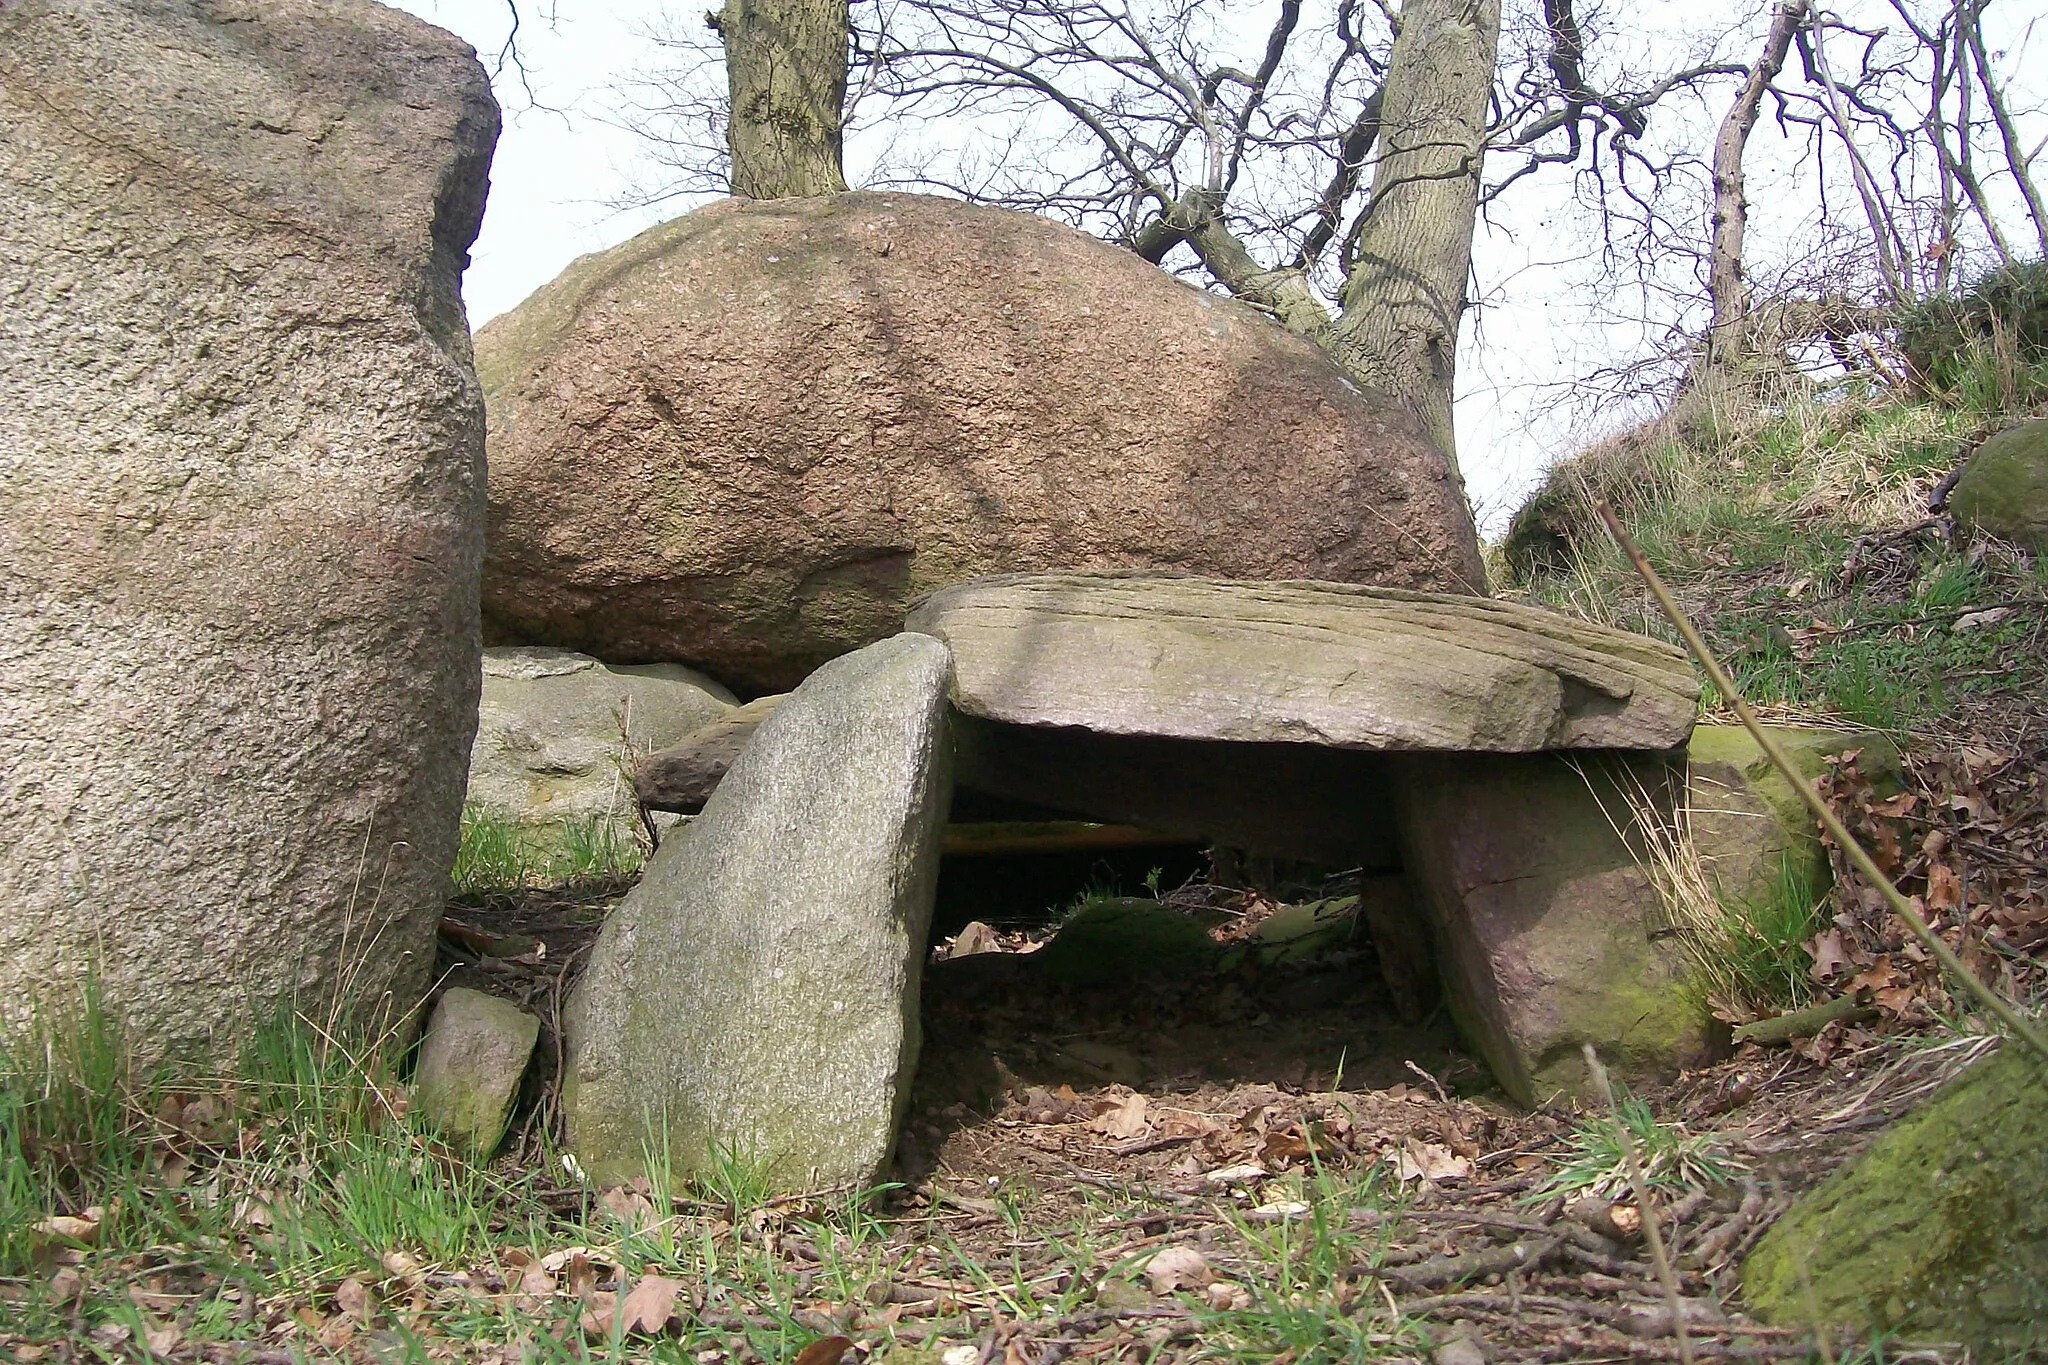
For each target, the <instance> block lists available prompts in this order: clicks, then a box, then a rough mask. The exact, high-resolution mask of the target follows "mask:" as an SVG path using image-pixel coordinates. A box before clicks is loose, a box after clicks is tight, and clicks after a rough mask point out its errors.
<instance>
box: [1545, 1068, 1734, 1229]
mask: <svg viewBox="0 0 2048 1365" xmlns="http://www.w3.org/2000/svg"><path fill="white" fill-rule="evenodd" d="M1623 1132H1626V1133H1627V1134H1628V1136H1629V1137H1630V1138H1631V1139H1633V1140H1634V1142H1635V1149H1636V1156H1637V1159H1639V1160H1640V1161H1641V1162H1642V1164H1643V1178H1644V1180H1645V1182H1646V1183H1647V1184H1648V1186H1649V1188H1651V1189H1653V1190H1684V1189H1693V1188H1699V1187H1712V1186H1720V1185H1726V1184H1729V1183H1731V1182H1733V1181H1734V1180H1735V1179H1736V1177H1737V1175H1738V1174H1739V1170H1740V1168H1739V1167H1738V1165H1737V1163H1736V1161H1735V1159H1734V1158H1733V1157H1732V1156H1730V1155H1729V1153H1728V1149H1727V1146H1726V1144H1724V1143H1723V1142H1722V1141H1721V1140H1720V1139H1719V1138H1718V1137H1716V1136H1714V1135H1713V1134H1711V1133H1689V1132H1687V1131H1686V1130H1685V1129H1684V1128H1683V1127H1680V1126H1679V1125H1677V1124H1664V1123H1659V1122H1658V1121H1657V1116H1656V1115H1655V1114H1653V1113H1652V1112H1651V1111H1650V1106H1649V1105H1647V1104H1645V1103H1643V1101H1642V1100H1640V1099H1638V1098H1637V1097H1636V1096H1634V1095H1632V1094H1630V1093H1629V1092H1628V1091H1627V1090H1626V1089H1624V1088H1623V1087H1621V1086H1619V1085H1617V1086H1616V1087H1615V1094H1614V1113H1613V1115H1611V1116H1610V1115H1607V1114H1598V1115H1593V1116H1591V1117H1588V1118H1585V1119H1582V1120H1580V1122H1579V1123H1578V1125H1577V1126H1576V1127H1574V1128H1573V1129H1572V1131H1571V1133H1570V1135H1569V1136H1567V1137H1566V1139H1565V1145H1566V1147H1567V1149H1568V1151H1569V1153H1570V1154H1569V1156H1568V1157H1567V1158H1566V1160H1565V1162H1564V1164H1563V1165H1562V1166H1560V1167H1559V1168H1558V1169H1557V1170H1556V1171H1555V1172H1554V1173H1552V1175H1551V1176H1550V1178H1549V1179H1548V1180H1546V1181H1544V1182H1543V1184H1541V1185H1539V1186H1538V1187H1537V1188H1536V1189H1535V1190H1533V1191H1532V1192H1531V1193H1530V1194H1529V1196H1528V1202H1530V1203H1532V1204H1540V1203H1542V1202H1543V1201H1544V1200H1546V1199H1550V1198H1552V1197H1554V1196H1556V1195H1560V1194H1562V1195H1566V1196H1570V1195H1577V1194H1592V1195H1596V1196H1598V1197H1600V1198H1603V1199H1612V1198H1614V1197H1616V1196H1618V1195H1621V1194H1623V1193H1625V1192H1626V1191H1627V1190H1628V1187H1629V1179H1628V1168H1627V1158H1626V1156H1625V1155H1624V1152H1623V1146H1622V1134H1623Z"/></svg>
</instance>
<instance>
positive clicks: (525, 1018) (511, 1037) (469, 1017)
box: [413, 986, 540, 1156]
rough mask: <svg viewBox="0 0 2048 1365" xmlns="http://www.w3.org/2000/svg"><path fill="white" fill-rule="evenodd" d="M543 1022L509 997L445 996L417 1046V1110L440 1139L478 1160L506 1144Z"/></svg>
mask: <svg viewBox="0 0 2048 1365" xmlns="http://www.w3.org/2000/svg"><path fill="white" fill-rule="evenodd" d="M539 1037H540V1020H538V1019H536V1018H534V1016H532V1015H530V1014H528V1013H527V1012H526V1011H525V1010H522V1009H520V1008H519V1007H518V1006H517V1005H515V1004H513V1003H512V1002H511V1001H509V1000H500V999H498V998H497V997H496V996H493V995H485V994H483V993H482V992H481V991H472V990H465V989H463V988H462V987H460V986H457V987H454V988H452V989H450V990H449V991H447V992H445V993H444V994H443V995H442V996H441V1002H440V1004H438V1005H437V1006H435V1008H434V1016H433V1018H432V1019H431V1020H429V1021H428V1024H427V1034H426V1039H425V1041H424V1042H422V1043H421V1044H420V1064H419V1070H418V1072H417V1073H416V1074H415V1076H414V1079H413V1106H414V1109H415V1111H416V1112H417V1113H419V1114H420V1115H421V1116H422V1117H423V1118H425V1119H426V1120H427V1121H428V1122H429V1123H430V1124H432V1125H433V1126H434V1128H435V1129H436V1130H437V1131H439V1132H440V1134H441V1135H442V1136H443V1137H445V1138H447V1139H449V1140H450V1141H452V1142H455V1143H457V1144H458V1145H460V1146H463V1147H465V1148H467V1149H468V1150H469V1151H471V1152H473V1153H475V1154H476V1155H477V1156H489V1155H490V1154H491V1153H492V1152H494V1151H496V1150H497V1149H498V1143H499V1142H500V1141H502V1140H503V1139H504V1136H505V1123H506V1120H507V1119H508V1118H509V1117H510V1115H511V1113H512V1101H513V1099H514V1098H515V1097H516V1096H517V1095H518V1093H519V1082H520V1081H521V1080H522V1079H523V1078H524V1077H525V1075H526V1064H527V1062H528V1061H530V1060H531V1059H532V1057H533V1045H534V1042H535V1040H537V1039H538V1038H539Z"/></svg>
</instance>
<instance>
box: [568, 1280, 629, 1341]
mask: <svg viewBox="0 0 2048 1365" xmlns="http://www.w3.org/2000/svg"><path fill="white" fill-rule="evenodd" d="M618 1310H619V1296H618V1295H617V1294H614V1293H612V1292H611V1291H610V1290H608V1289H594V1290H592V1291H591V1292H590V1293H588V1294H587V1295H585V1296H584V1300H583V1316H582V1317H580V1318H578V1319H577V1322H578V1324H579V1325H580V1326H581V1327H582V1328H583V1330H584V1331H585V1332H587V1333H589V1334H590V1335H591V1336H594V1337H608V1336H610V1335H611V1334H612V1319H613V1317H614V1316H615V1315H616V1314H617V1312H618Z"/></svg>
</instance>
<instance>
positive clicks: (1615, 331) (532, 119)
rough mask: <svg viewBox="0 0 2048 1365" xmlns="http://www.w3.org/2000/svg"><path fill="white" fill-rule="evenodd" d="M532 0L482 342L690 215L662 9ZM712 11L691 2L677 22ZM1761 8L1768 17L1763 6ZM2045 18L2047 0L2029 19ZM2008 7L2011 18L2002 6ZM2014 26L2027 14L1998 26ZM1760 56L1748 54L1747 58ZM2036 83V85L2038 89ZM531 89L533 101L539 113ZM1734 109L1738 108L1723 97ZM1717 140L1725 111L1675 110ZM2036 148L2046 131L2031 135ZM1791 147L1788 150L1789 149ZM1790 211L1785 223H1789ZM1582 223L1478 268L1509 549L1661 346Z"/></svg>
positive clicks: (505, 91)
mask: <svg viewBox="0 0 2048 1365" xmlns="http://www.w3.org/2000/svg"><path fill="white" fill-rule="evenodd" d="M544 2H545V0H523V3H522V5H521V12H522V14H523V15H524V16H525V19H526V24H525V27H524V28H523V29H522V30H521V34H520V51H521V54H522V56H523V58H524V61H525V68H526V74H525V77H524V80H523V82H522V78H521V76H520V74H519V73H518V72H517V71H514V70H511V69H505V70H502V71H500V72H499V74H498V77H497V85H498V92H499V100H500V103H501V104H502V105H503V106H504V108H505V110H506V123H505V132H504V135H503V137H502V138H501V139H500V141H499V143H498V151H497V157H496V160H495V162H494V163H493V165H492V168H491V194H490V200H489V206H488V208H487V210H486V212H485V215H484V224H483V232H482V235H481V236H480V237H479V239H478V241H477V244H476V247H475V249H474V250H473V252H472V264H471V266H470V269H469V273H468V276H467V277H466V280H465V284H464V293H465V296H466V298H467V302H468V306H469V314H470V322H471V323H472V325H476V326H481V325H482V324H483V323H485V322H487V321H489V320H490V319H491V318H493V317H495V316H497V315H498V314H500V313H502V312H505V311H506V310H507V309H510V308H512V307H514V306H515V305H517V304H518V303H519V302H520V301H521V300H522V299H524V298H525V297H526V296H527V295H529V294H531V293H532V292H533V291H534V290H535V289H538V288H539V287H540V286H541V285H543V284H546V283H547V282H548V281H549V280H551V279H553V278H554V277H555V276H556V275H557V274H559V273H560V272H561V270H562V268H563V267H564V266H566V265H567V264H568V263H569V262H570V261H571V260H573V259H575V258H576V257H577V256H580V255H582V254H584V253H586V252H591V251H599V250H603V249H604V248H606V247H609V246H613V245H615V244H617V243H619V242H621V241H624V240H625V239H626V238H628V237H631V236H632V235H634V234H635V233H637V232H639V231H641V230H642V229H644V228H647V227H650V226H652V225H653V224H655V223H657V222H660V221H663V220H664V219H666V218H669V217H672V216H674V215H675V214H677V213H679V212H681V211H683V210H684V208H686V207H688V205H687V203H677V202H670V203H667V204H664V205H662V206H660V207H658V208H652V209H649V208H638V209H621V208H619V207H618V205H619V204H620V202H621V201H624V200H628V199H631V198H632V197H633V196H634V191H635V190H636V189H640V188H644V187H645V186H647V185H648V184H650V183H652V182H653V181H655V180H656V179H657V178H658V177H657V175H656V173H655V171H654V169H653V167H652V165H651V163H649V161H648V160H647V159H646V156H645V144H644V143H643V142H642V140H641V139H640V138H639V137H638V136H636V134H635V133H634V132H633V131H632V130H631V129H630V128H627V127H624V126H621V124H620V122H619V120H618V118H617V116H616V115H615V114H614V113H613V110H614V109H616V107H617V105H618V103H619V98H618V95H617V93H616V87H617V86H618V84H619V82H620V79H621V76H622V74H624V73H628V72H630V71H632V70H634V69H635V68H636V67H640V66H643V65H646V64H648V63H650V62H651V61H652V60H653V57H652V48H651V45H650V43H649V41H648V39H647V37H646V33H647V31H648V30H649V28H650V27H652V26H656V25H658V24H659V23H660V21H661V19H662V14H663V9H664V0H615V2H614V3H601V4H589V3H583V4H575V3H564V4H561V5H560V6H559V10H558V13H557V14H556V16H555V18H554V19H553V22H547V21H545V20H543V18H542V17H541V15H540V14H539V13H537V12H536V11H537V9H538V8H539V7H540V6H541V5H542V4H544ZM395 3H397V4H398V6H399V7H400V8H402V9H406V10H410V11H412V12H413V13H415V14H418V15H420V16H421V17H423V18H425V19H428V20H429V21H431V22H433V23H436V24H439V25H440V26H442V27H443V28H446V29H449V30H452V31H453V32H455V33H457V34H459V35H461V36H462V37H463V38H465V39H467V40H468V41H469V42H471V43H472V44H474V45H475V46H476V47H477V49H478V51H479V54H480V55H481V56H482V57H483V60H484V63H485V66H486V67H487V68H495V67H496V65H497V55H498V53H499V51H500V49H501V47H502V45H503V43H504V40H505V36H506V32H507V26H508V8H507V5H506V3H505V0H395ZM1743 3H1744V0H1622V5H1623V6H1624V7H1625V9H1624V12H1625V14H1626V16H1627V18H1628V20H1629V28H1630V30H1631V32H1632V34H1639V35H1641V37H1642V39H1643V41H1647V42H1653V43H1654V42H1656V41H1657V40H1658V35H1660V34H1675V33H1678V32H1680V31H1682V30H1683V29H1684V28H1685V26H1686V24H1687V23H1693V24H1697V23H1698V22H1699V18H1700V13H1701V11H1702V9H1703V8H1712V9H1717V10H1718V9H1724V8H1725V9H1731V10H1732V9H1733V8H1734V7H1735V6H1736V5H1740V4H1743ZM704 8H706V5H705V3H704V2H703V0H698V3H697V4H696V5H695V7H694V8H691V7H690V6H689V5H688V4H683V5H681V6H680V8H679V9H678V13H679V14H686V15H688V16H696V15H699V14H700V13H701V11H702V10H703V9H704ZM1749 8H1760V6H1749ZM2017 8H2018V9H2024V10H2031V9H2033V8H2035V6H2034V5H2033V4H2032V0H2029V3H2027V4H2025V5H2021V6H2018V7H2017ZM1994 9H1996V7H1994ZM2000 12H2002V13H2005V14H2007V15H2008V16H2012V15H2014V13H2015V5H2014V4H2013V3H2007V4H2006V5H2005V6H2004V8H2003V10H2002V11H2000ZM2016 17H2017V18H2018V19H2019V20H2021V21H2022V23H2023V26H2024V27H2023V29H2022V31H2020V32H2018V33H2016V34H2015V38H2016V40H2017V41H2016V43H2015V46H2016V47H2018V48H2019V49H2020V50H2019V51H2017V52H2015V53H2013V54H2012V55H2011V56H2010V57H2009V60H2011V61H2015V62H2017V63H2018V64H2019V65H2018V69H2020V70H2022V71H2024V70H2025V69H2026V68H2027V67H2028V66H2030V65H2033V64H2034V63H2029V62H2027V60H2026V56H2025V48H2026V46H2027V45H2028V44H2027V39H2028V37H2029V32H2028V31H2027V30H2030V28H2031V21H2032V19H2033V17H2034V16H2033V15H2032V14H2031V13H2027V14H2019V15H2017V16H2016ZM1747 55H1748V54H1747V52H1746V51H1741V52H1740V56H1741V57H1742V58H1744V59H1746V57H1747ZM2022 84H2025V82H2022ZM529 88H530V93H531V98H529ZM1713 98H1714V99H1715V101H1716V103H1717V105H1718V103H1719V102H1720V101H1725V99H1726V94H1725V93H1717V94H1716V95H1715V96H1714V97H1713ZM1663 116H1664V117H1674V118H1682V119H1685V120H1687V121H1688V122H1689V123H1694V124H1696V125H1697V126H1698V128H1699V130H1700V137H1701V139H1702V142H1701V145H1704V138H1705V136H1706V135H1707V130H1708V129H1710V128H1711V126H1712V123H1713V121H1714V120H1716V119H1718V117H1719V108H1718V107H1714V108H1707V107H1699V108H1695V109H1691V110H1687V109H1683V108H1674V109H1673V110H1671V111H1670V113H1669V114H1668V115H1663ZM2030 135H2032V136H2039V135H2040V131H2037V130H2033V129H2032V128H2031V127H2030ZM1774 137H1775V135H1774V133H1773V131H1772V129H1771V126H1770V124H1769V122H1768V121H1766V123H1765V124H1764V125H1762V126H1760V128H1759V131H1758V135H1757V138H1756V139H1755V141H1754V142H1753V143H1752V152H1751V161H1752V167H1751V173H1752V178H1753V182H1754V183H1753V188H1752V199H1754V200H1757V201H1758V202H1759V207H1758V208H1757V209H1756V210H1754V211H1753V224H1752V248H1753V250H1754V251H1755V252H1757V253H1758V255H1759V256H1761V255H1762V254H1764V253H1767V252H1770V251H1772V250H1773V249H1782V248H1783V247H1785V246H1786V244H1787V241H1788V237H1789V238H1790V246H1791V248H1792V250H1791V255H1792V256H1794V257H1796V256H1797V255H1798V250H1799V242H1798V236H1799V234H1801V233H1807V232H1811V231H1812V219H1813V212H1814V211H1810V210H1807V209H1799V210H1794V209H1792V208H1790V207H1789V206H1787V205H1783V204H1779V205H1774V204H1773V203H1772V201H1771V195H1772V193H1773V189H1772V184H1771V180H1770V170H1769V165H1770V159H1771V158H1772V156H1773V155H1774V149H1773V141H1774ZM1777 145H1778V148H1779V149H1782V148H1783V146H1784V144H1783V143H1782V140H1779V142H1778V144H1777ZM1774 210H1775V211H1774ZM1587 233H1588V229H1587V224H1586V222H1585V220H1584V219H1583V217H1581V216H1578V215H1574V214H1572V213H1570V212H1569V211H1568V209H1567V205H1566V195H1565V192H1564V190H1563V187H1562V185H1561V184H1559V185H1554V186H1551V187H1549V188H1547V189H1538V190H1537V191H1536V192H1534V193H1521V194H1518V195H1517V196H1515V197H1514V198H1512V199H1511V200H1510V201H1508V202H1507V205H1506V210H1505V212H1504V213H1503V214H1500V215H1497V216H1496V218H1495V220H1494V222H1493V223H1492V224H1490V225H1482V227H1481V230H1480V232H1479V234H1478V235H1477V237H1476V239H1475V242H1474V267H1475V275H1476V277H1477V280H1478V283H1479V286H1480V289H1481V301H1482V304H1483V306H1482V307H1481V308H1480V309H1478V310H1476V311H1475V313H1474V314H1472V315H1468V321H1467V326H1466V328H1465V333H1464V336H1463V338H1462V342H1463V345H1462V346H1461V356H1460V373H1459V383H1458V389H1459V393H1458V403H1457V423H1458V446H1459V460H1460V464H1461V465H1462V466H1463V470H1464V473H1465V479H1466V483H1467V487H1468V491H1469V492H1470V494H1471V496H1472V500H1473V503H1474V506H1475V508H1476V509H1477V511H1478V513H1479V516H1480V520H1481V523H1482V526H1483V527H1484V528H1485V529H1486V530H1487V531H1488V532H1489V533H1496V534H1497V533H1498V532H1499V531H1500V530H1501V529H1502V528H1503V527H1504V525H1505V522H1506V519H1507V517H1508V516H1509V515H1510V514H1512V512H1513V510H1514V507H1515V505H1516V503H1517V502H1518V500H1519V498H1520V496H1521V495H1522V494H1523V493H1525V492H1526V491H1527V489H1528V488H1529V487H1530V486H1531V485H1532V484H1533V482H1534V481H1535V479H1536V478H1537V477H1539V476H1540V473H1541V471H1542V469H1543V467H1544V466H1545V465H1546V464H1547V463H1548V462H1549V461H1550V460H1551V459H1552V458H1554V457H1555V456H1556V455H1558V454H1560V453H1563V452H1564V451H1567V450H1569V449H1572V448H1574V447H1575V446H1577V445H1579V444H1582V443H1584V442H1585V441H1586V440H1588V439H1590V438H1592V437H1595V436H1598V435H1602V434H1606V431H1607V430H1610V429H1612V428H1613V427H1614V426H1616V425H1618V424H1620V423H1621V422H1622V421H1623V420H1625V419H1626V417H1627V416H1628V414H1627V412H1625V411H1622V410H1620V409H1619V406H1618V405H1617V406H1616V407H1615V409H1613V410H1602V409H1601V408H1600V407H1598V406H1597V405H1594V406H1591V407H1589V406H1587V405H1585V404H1581V405H1579V406H1578V407H1577V408H1576V409H1573V410H1569V411H1560V410H1557V409H1556V407H1555V405H1554V403H1553V402H1551V401H1549V400H1551V399H1554V397H1555V395H1556V393H1557V392H1558V389H1559V386H1560V385H1562V384H1563V383H1565V382H1566V381H1569V380H1572V379H1574V378H1576V377H1578V376H1579V375H1582V374H1585V373H1588V372H1589V371H1590V370H1591V369H1592V368H1593V367H1596V366H1599V365H1602V364H1608V363H1612V362H1614V361H1616V360H1619V359H1623V358H1627V357H1629V356H1631V355H1632V354H1637V353H1640V352H1641V351H1642V350H1643V349H1644V348H1646V347H1648V346H1651V345H1653V344H1654V343H1655V342H1656V340H1657V336H1656V329H1655V327H1654V326H1651V327H1647V328H1646V327H1644V326H1641V325H1637V326H1630V325H1629V324H1627V323H1624V322H1618V321H1617V320H1616V319H1615V318H1614V317H1613V316H1612V313H1613V311H1614V310H1613V308H1612V306H1611V305H1613V304H1614V302H1615V301H1614V299H1613V298H1612V297H1609V296H1604V295H1602V294H1600V293H1599V292H1597V291H1592V290H1589V289H1588V288H1587V280H1588V274H1587V271H1586V269H1585V267H1584V264H1583V263H1584V259H1585V257H1586V254H1587V252H1588V250H1589V247H1590V243H1589V241H1588V237H1587Z"/></svg>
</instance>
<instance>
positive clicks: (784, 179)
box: [712, 0, 849, 199]
mask: <svg viewBox="0 0 2048 1365" xmlns="http://www.w3.org/2000/svg"><path fill="white" fill-rule="evenodd" d="M712 27H714V28H715V29H717V30H718V35H719V37H720V38H721V39H722V40H723V41H724V43H725V73H726V82H727V85H728V87H729V88H730V90H731V92H732V105H731V112H730V114H729V115H728V119H727V123H726V129H725V138H726V144H727V145H728V146H729V147H731V149H732V192H733V193H734V194H736V195H739V196H741V197H742V198H747V199H783V198H790V197H793V196H797V195H807V194H830V193H832V192H833V191H835V190H843V189H845V188H846V173H845V171H844V170H843V169H842V166H841V160H840V123H841V116H842V113H843V110H844V106H845V103H846V61H847V56H846V50H847V38H848V28H849V22H848V17H847V0H725V8H724V9H722V10H720V11H719V12H718V13H717V14H716V15H715V16H713V19H712Z"/></svg>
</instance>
